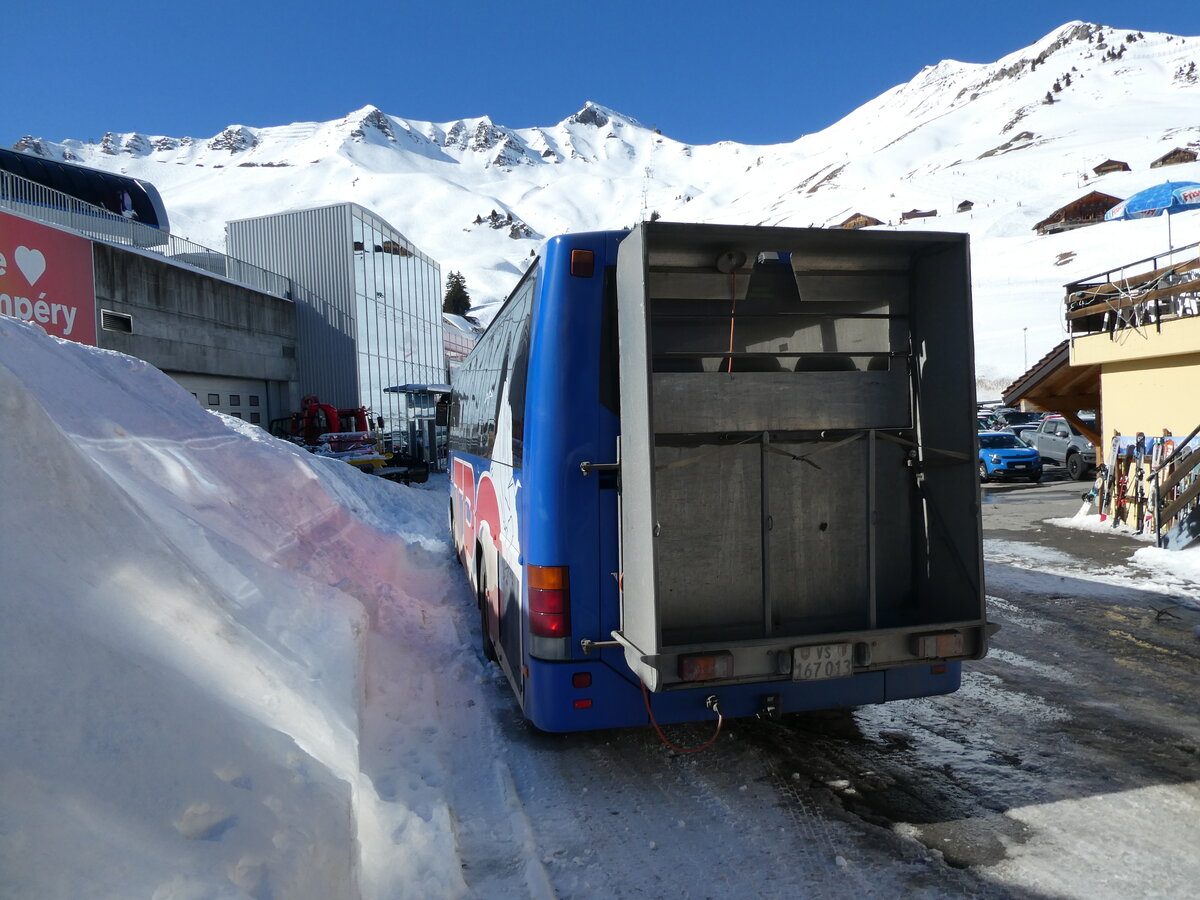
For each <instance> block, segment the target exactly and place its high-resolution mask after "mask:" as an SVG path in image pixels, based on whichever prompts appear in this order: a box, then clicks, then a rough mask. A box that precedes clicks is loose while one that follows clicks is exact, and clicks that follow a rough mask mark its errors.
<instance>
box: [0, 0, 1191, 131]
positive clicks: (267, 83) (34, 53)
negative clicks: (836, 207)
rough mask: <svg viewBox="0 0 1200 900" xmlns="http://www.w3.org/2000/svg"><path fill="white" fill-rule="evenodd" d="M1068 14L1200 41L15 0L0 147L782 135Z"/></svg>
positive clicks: (652, 5)
mask: <svg viewBox="0 0 1200 900" xmlns="http://www.w3.org/2000/svg"><path fill="white" fill-rule="evenodd" d="M98 10H100V11H101V12H98ZM1074 19H1083V20H1085V21H1091V22H1098V23H1100V24H1104V25H1110V26H1113V27H1115V28H1117V29H1119V30H1142V31H1165V32H1169V33H1174V34H1180V35H1200V13H1198V11H1197V6H1196V4H1195V2H1194V0H1158V2H1156V0H1148V2H1144V3H1140V4H1133V3H1129V2H1128V0H1124V2H1108V0H1098V2H1084V3H1075V2H1055V0H1050V2H1046V0H1042V2H1027V0H1009V2H1006V3H1003V4H976V3H968V2H964V0H956V2H947V0H922V2H919V3H915V4H906V3H898V2H895V0H872V2H859V3H844V2H843V3H839V2H837V0H823V2H797V0H794V2H782V0H760V2H753V3H739V2H737V0H724V2H717V0H594V2H587V3H585V2H578V0H563V2H558V3H547V2H544V0H543V2H541V3H524V4H522V3H512V2H502V0H496V2H481V0H421V2H415V0H385V2H376V3H358V4H355V5H353V6H349V5H343V4H338V3H333V2H329V0H324V2H312V0H296V2H292V3H270V4H268V3H264V2H261V0H232V2H231V0H209V2H206V3H200V4H177V3H161V2H160V3H153V4H152V3H148V2H130V0H109V2H105V3H96V2H95V0H88V2H82V0H56V2H54V3H37V2H18V3H14V4H11V5H10V6H9V9H8V11H7V12H6V13H5V28H4V36H5V38H6V40H5V42H4V43H5V44H6V47H5V51H6V52H5V62H6V69H7V72H6V89H5V91H4V99H3V101H2V109H0V145H3V146H11V145H12V144H13V143H14V142H15V141H16V140H18V139H19V138H20V137H21V136H22V135H25V134H32V135H34V136H37V137H44V138H47V139H49V140H62V139H64V138H68V137H72V138H78V139H81V140H87V139H99V138H100V137H101V136H102V135H103V134H104V132H106V131H117V132H127V131H140V132H142V133H144V134H152V135H159V134H166V135H172V136H176V137H182V136H184V135H190V136H193V137H197V138H204V137H211V136H212V135H214V134H216V133H217V132H219V131H220V130H221V129H222V128H224V127H225V126H226V125H230V124H241V125H251V126H268V125H282V124H286V123H289V122H295V121H324V120H328V119H335V118H339V117H341V116H343V115H345V114H346V113H348V112H350V111H351V110H354V109H358V108H359V107H362V106H365V105H367V104H369V103H370V104H374V105H376V106H378V107H380V108H381V109H383V110H384V111H385V112H387V113H389V114H391V115H394V116H399V117H403V118H411V119H417V120H424V121H434V122H445V121H451V120H454V119H458V118H466V117H472V116H481V115H489V116H491V117H492V119H493V120H494V121H496V122H498V123H500V124H502V125H508V126H510V127H514V128H524V127H529V126H533V125H552V124H554V123H555V122H558V121H559V120H561V119H564V118H566V117H567V116H569V115H570V114H571V113H573V112H575V111H576V110H577V109H579V108H580V107H581V106H583V103H584V101H586V100H593V101H595V102H597V103H601V104H603V105H605V106H608V107H611V108H613V109H616V110H618V111H620V112H622V113H625V114H626V115H629V116H632V117H633V118H635V119H638V120H640V121H641V122H643V123H644V124H646V125H656V126H658V127H659V128H660V129H661V130H662V131H663V133H664V134H666V135H668V136H670V137H673V138H676V139H677V140H681V141H685V142H690V143H696V144H703V143H713V142H715V141H719V140H733V141H738V142H741V143H751V144H755V143H764V144H765V143H779V142H783V141H791V140H795V139H796V138H797V137H799V136H800V135H802V134H806V133H809V132H813V131H818V130H820V129H822V128H824V127H826V126H827V125H830V124H831V123H833V122H835V121H837V119H839V118H841V117H842V116H843V115H845V114H846V113H848V112H850V111H852V110H853V109H855V108H856V107H858V106H860V105H861V104H863V103H864V102H866V101H867V100H870V99H871V98H873V97H875V96H877V95H879V94H880V93H882V92H883V91H885V90H887V89H888V88H890V87H892V86H894V85H896V84H899V83H901V82H904V81H907V80H909V79H910V78H912V77H913V75H915V74H916V73H917V72H918V71H919V70H920V69H921V68H922V67H923V66H926V65H932V64H935V63H937V62H939V61H940V60H942V59H958V60H962V61H965V62H992V61H994V60H996V59H998V58H1000V57H1001V56H1004V55H1006V54H1008V53H1010V52H1012V51H1014V50H1017V49H1020V48H1022V47H1025V46H1027V45H1029V44H1031V43H1033V42H1034V41H1036V40H1037V39H1039V38H1041V37H1042V36H1044V35H1045V34H1047V33H1048V32H1050V31H1052V30H1054V29H1055V28H1057V27H1058V26H1060V25H1062V24H1063V23H1065V22H1068V21H1071V20H1074Z"/></svg>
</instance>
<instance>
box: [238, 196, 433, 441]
mask: <svg viewBox="0 0 1200 900" xmlns="http://www.w3.org/2000/svg"><path fill="white" fill-rule="evenodd" d="M228 249H229V252H230V253H231V254H232V255H237V256H238V257H239V258H242V259H246V260H248V261H250V262H252V263H255V264H256V265H261V266H263V267H264V268H270V269H273V270H274V271H278V272H282V273H283V274H285V275H287V276H288V277H290V278H291V279H292V280H293V282H294V283H295V288H294V290H293V294H294V297H293V299H295V300H296V301H297V333H298V348H297V352H298V356H299V360H298V362H299V377H300V385H301V392H302V393H315V394H317V395H318V396H320V397H321V398H322V400H326V402H332V403H335V404H336V405H338V406H343V407H345V406H358V405H360V404H361V405H364V406H368V407H370V408H371V409H372V411H373V412H374V413H375V414H377V415H382V416H384V418H385V420H386V429H387V430H388V431H393V432H395V433H396V435H397V437H398V439H399V440H401V442H402V443H404V442H407V441H408V440H414V441H415V440H416V438H415V435H417V434H419V433H420V432H419V429H414V428H413V427H410V426H412V424H413V422H414V420H416V419H420V418H427V417H432V415H433V408H432V406H430V407H429V408H428V409H425V408H411V407H410V406H409V405H408V401H407V399H406V397H405V395H403V394H397V393H393V392H388V391H387V390H385V389H386V388H388V387H392V386H396V385H404V384H434V383H441V382H444V381H445V380H446V375H445V372H446V358H445V347H444V345H443V341H442V309H441V307H442V285H441V267H440V266H439V265H438V263H437V262H436V261H435V260H433V259H431V258H430V257H428V256H426V255H425V254H424V253H422V252H421V251H420V250H418V249H417V248H416V247H415V246H414V245H413V244H412V243H411V242H410V241H409V240H408V239H407V238H405V237H404V235H402V234H401V233H400V232H399V231H397V230H396V229H395V228H393V227H392V226H391V225H389V224H388V223H387V222H385V221H384V220H383V219H380V218H379V217H378V216H376V215H374V214H373V213H371V212H370V211H369V210H366V209H364V208H363V207H361V206H358V205H357V204H353V203H345V204H338V205H335V206H326V207H320V208H316V209H308V210H299V211H295V212H286V213H279V214H277V215H273V216H264V217H262V218H258V219H243V220H240V221H236V222H230V223H229V225H228Z"/></svg>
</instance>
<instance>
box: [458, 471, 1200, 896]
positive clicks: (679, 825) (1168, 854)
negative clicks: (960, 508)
mask: <svg viewBox="0 0 1200 900" xmlns="http://www.w3.org/2000/svg"><path fill="white" fill-rule="evenodd" d="M989 499H993V500H995V501H996V502H991V503H989V502H988V501H989ZM1078 505H1079V504H1078V490H1077V489H1076V486H1075V485H1073V484H1071V483H1053V482H1051V483H1048V484H1045V485H1043V486H1041V487H1040V488H1035V489H1031V490H1029V491H1027V492H1026V493H1023V494H1014V495H1010V496H1003V495H1002V494H1000V493H999V492H996V493H995V494H994V495H993V496H991V497H990V498H989V496H987V495H985V504H984V508H985V513H984V516H985V555H986V557H987V585H988V593H989V603H990V613H991V618H992V619H993V620H994V621H997V622H999V623H1000V624H1001V626H1002V629H1001V631H1000V632H999V634H998V635H997V636H996V638H995V640H994V644H993V651H992V653H991V654H990V655H989V657H988V658H987V659H986V660H983V661H981V662H978V663H974V664H970V665H969V666H967V667H966V674H965V678H964V685H963V688H962V689H961V690H960V691H959V692H958V693H956V694H953V695H950V696H948V697H941V698H932V699H926V700H919V701H912V702H906V703H894V704H890V705H887V706H882V707H869V708H863V709H860V710H857V711H855V712H854V713H852V714H844V715H837V714H834V715H825V716H821V715H817V716H793V717H789V718H787V719H785V720H784V722H782V723H770V722H758V721H738V722H734V723H731V724H730V725H728V726H727V728H726V731H725V733H723V734H722V736H721V739H720V740H719V741H718V743H717V744H716V745H714V747H712V748H711V749H709V750H707V751H705V752H703V753H699V754H696V755H692V756H684V755H681V754H678V753H676V752H674V751H672V750H670V749H668V748H667V747H666V746H664V745H663V744H662V743H660V742H659V741H658V739H657V737H656V736H655V735H654V733H653V731H652V730H650V729H625V730H619V731H611V732H600V733H595V734H580V735H566V736H563V735H547V734H542V733H539V732H537V731H536V730H534V729H532V728H530V727H529V726H528V725H526V724H525V723H524V722H523V721H522V720H521V717H520V714H519V712H518V710H517V708H516V705H515V703H514V702H513V700H512V699H511V696H510V693H509V691H508V688H507V685H506V684H505V683H504V682H503V679H502V677H501V676H500V674H499V671H498V670H497V669H496V668H495V667H494V666H486V667H485V666H484V664H483V661H482V659H481V658H479V659H476V660H473V661H472V664H471V666H466V667H464V668H474V666H475V665H478V667H479V668H478V674H479V676H480V677H479V678H477V679H475V681H474V682H472V685H471V690H472V691H474V690H476V689H477V690H478V696H472V697H471V698H467V699H462V698H460V700H461V701H462V702H472V703H477V704H481V705H482V708H483V710H484V711H486V713H487V716H486V717H481V718H480V720H479V722H478V729H477V731H475V732H474V733H472V734H470V735H464V737H465V738H467V740H466V741H465V742H463V741H459V742H457V743H456V744H453V745H447V746H448V748H449V749H448V753H449V758H448V759H447V763H446V764H447V766H449V767H453V768H454V769H455V770H457V771H461V770H462V769H461V768H460V767H467V768H468V769H473V770H474V771H475V772H476V774H477V775H478V776H482V777H477V778H475V779H467V780H463V781H461V785H462V786H461V787H460V788H458V789H454V788H450V793H451V795H452V796H453V797H454V799H453V806H454V813H453V814H454V815H455V817H456V833H457V834H458V841H459V848H460V852H461V853H462V856H463V865H464V878H465V880H466V882H467V884H468V885H469V886H470V887H471V889H472V891H473V892H474V893H475V894H476V895H478V896H488V895H491V894H494V892H495V890H496V889H498V888H503V886H505V885H507V886H508V887H509V888H511V886H512V884H513V879H514V878H515V879H517V880H518V881H520V882H521V883H522V884H523V886H524V889H525V890H526V892H527V893H528V894H529V896H544V897H550V896H558V897H596V896H614V897H667V896H670V897H718V896H761V897H784V896H792V897H794V896H806V897H831V898H832V897H851V896H855V897H861V896H880V897H891V896H901V895H903V896H918V897H919V896H926V897H943V896H974V897H1088V898H1096V897H1120V898H1122V900H1124V898H1128V897H1130V896H1138V897H1148V896H1160V897H1178V896H1185V895H1189V894H1190V893H1191V891H1192V888H1193V887H1194V885H1195V884H1196V883H1197V881H1198V880H1200V858H1198V855H1197V847H1198V846H1200V824H1197V823H1200V712H1198V710H1197V702H1196V701H1197V697H1198V696H1200V687H1198V685H1200V642H1198V641H1197V640H1196V637H1195V636H1194V634H1193V628H1194V626H1196V625H1197V624H1200V607H1198V606H1197V605H1196V601H1195V598H1196V597H1197V596H1200V594H1198V593H1197V590H1196V586H1194V585H1187V584H1180V585H1177V587H1178V588H1179V589H1180V590H1182V591H1185V592H1186V591H1189V590H1190V592H1191V593H1190V594H1189V595H1188V596H1189V597H1190V598H1191V600H1190V601H1189V603H1185V604H1183V605H1181V606H1179V607H1177V608H1174V609H1170V608H1169V607H1172V606H1173V604H1174V603H1175V602H1177V600H1178V598H1177V597H1176V598H1175V599H1172V597H1171V596H1168V595H1166V594H1164V593H1163V590H1164V588H1163V586H1162V584H1161V583H1160V582H1154V583H1150V584H1143V582H1145V581H1146V578H1145V573H1143V572H1140V571H1139V570H1137V569H1135V568H1133V567H1131V566H1127V565H1125V564H1124V560H1126V559H1128V556H1129V553H1130V552H1131V551H1132V549H1136V547H1138V546H1140V545H1139V544H1137V543H1136V542H1134V541H1133V540H1132V539H1131V538H1124V539H1122V538H1121V537H1119V536H1109V535H1101V536H1099V537H1100V539H1101V541H1100V542H1099V543H1098V542H1097V541H1086V537H1087V536H1086V535H1085V536H1084V540H1083V542H1080V543H1079V546H1080V547H1081V548H1082V547H1084V546H1086V547H1087V550H1086V551H1083V550H1081V551H1080V553H1077V554H1073V553H1071V552H1067V551H1065V550H1063V549H1061V548H1062V546H1063V545H1064V542H1065V543H1070V542H1071V541H1077V542H1079V536H1078V535H1073V534H1066V533H1065V529H1059V528H1054V527H1052V526H1042V525H1040V524H1039V522H1040V518H1048V517H1053V516H1059V515H1063V514H1066V515H1070V514H1071V513H1073V512H1074V511H1075V509H1077V508H1078ZM1018 508H1019V509H1018ZM1014 509H1017V510H1018V511H1017V512H1014ZM1022 510H1023V511H1024V514H1025V515H1026V516H1027V517H1030V518H1029V521H1028V522H1025V523H1022V522H1021V521H1019V519H1020V516H1021V515H1022V512H1021V511H1022ZM1039 517H1040V518H1039ZM1098 546H1099V547H1101V548H1102V549H1100V550H1097V549H1096V548H1097V547H1098ZM1105 547H1107V549H1103V548H1105ZM1091 557H1096V558H1091ZM461 600H462V605H461V608H460V609H459V610H458V611H456V612H455V616H456V617H457V621H456V623H455V627H456V628H457V629H458V630H459V632H460V637H461V639H462V640H463V642H464V643H466V642H469V643H470V644H471V645H477V643H478V642H477V640H476V637H475V635H474V628H475V627H476V626H475V619H474V616H473V615H472V608H471V607H470V603H471V601H470V599H469V595H468V589H467V588H466V586H465V583H463V585H462V597H461ZM1189 604H1190V605H1189ZM1160 610H1166V612H1162V613H1160V612H1159V611H1160ZM669 733H670V735H671V736H672V737H673V739H675V740H677V741H678V742H680V743H683V744H685V745H686V744H693V745H694V744H698V743H702V742H703V741H704V740H705V739H706V738H707V737H708V735H709V733H710V727H709V726H707V725H694V726H686V727H683V726H680V727H676V728H674V729H671V730H670V732H669ZM456 793H457V796H454V795H455V794H456Z"/></svg>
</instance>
